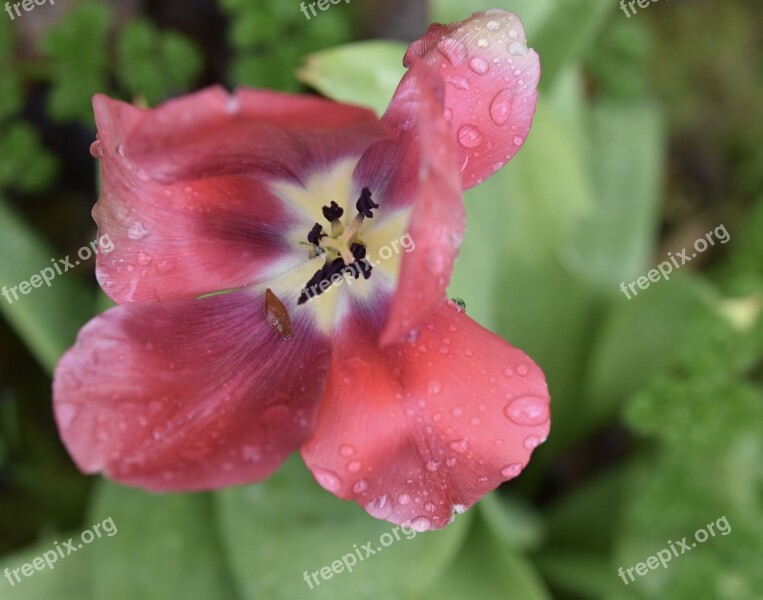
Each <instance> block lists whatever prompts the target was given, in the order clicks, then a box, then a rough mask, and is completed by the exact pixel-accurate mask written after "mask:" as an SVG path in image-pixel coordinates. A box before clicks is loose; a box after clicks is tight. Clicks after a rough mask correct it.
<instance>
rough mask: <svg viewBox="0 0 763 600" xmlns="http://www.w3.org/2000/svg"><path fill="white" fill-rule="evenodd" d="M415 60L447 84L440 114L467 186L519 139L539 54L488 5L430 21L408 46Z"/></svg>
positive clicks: (516, 25) (518, 26)
mask: <svg viewBox="0 0 763 600" xmlns="http://www.w3.org/2000/svg"><path fill="white" fill-rule="evenodd" d="M416 58H421V59H423V60H424V61H426V62H427V64H429V65H431V66H433V67H435V68H436V69H437V71H438V72H439V73H440V76H441V77H442V78H443V79H444V80H445V81H446V83H447V84H446V93H445V107H446V108H445V115H446V118H448V119H449V120H450V121H451V123H452V126H453V131H454V133H455V135H456V139H457V140H458V150H459V154H460V160H459V164H460V165H461V170H462V174H463V180H464V189H468V188H471V187H473V186H475V185H477V184H478V183H481V182H482V181H483V180H485V179H487V178H488V177H490V176H491V175H492V174H493V173H495V172H496V171H497V170H498V169H500V168H501V167H502V166H503V165H505V164H506V163H507V162H508V161H509V160H510V159H511V158H512V157H513V156H514V155H515V154H516V153H517V152H518V151H519V149H520V147H521V146H522V144H524V142H525V139H526V138H527V134H528V132H529V131H530V124H531V123H532V117H533V114H534V113H535V106H536V104H537V101H538V92H537V87H538V81H539V79H540V60H539V58H538V55H537V53H536V52H535V51H534V50H529V49H528V48H527V38H526V37H525V30H524V27H523V26H522V23H521V21H520V20H519V17H517V16H516V15H514V14H512V13H508V12H506V11H503V10H500V9H493V10H489V11H487V12H486V13H476V14H474V15H473V16H472V17H471V18H469V19H467V20H466V21H463V22H461V23H453V24H451V25H437V24H436V25H432V26H431V27H430V28H429V31H428V32H427V33H426V34H425V35H424V36H423V37H421V38H420V39H418V40H417V41H415V42H414V43H413V44H412V45H411V46H410V48H409V49H408V52H407V53H406V55H405V60H404V62H405V64H406V66H410V65H411V64H412V63H413V62H414V60H415V59H416ZM408 76H409V75H406V77H408ZM396 101H397V100H393V103H394V102H396Z"/></svg>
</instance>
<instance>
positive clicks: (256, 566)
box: [217, 456, 470, 600]
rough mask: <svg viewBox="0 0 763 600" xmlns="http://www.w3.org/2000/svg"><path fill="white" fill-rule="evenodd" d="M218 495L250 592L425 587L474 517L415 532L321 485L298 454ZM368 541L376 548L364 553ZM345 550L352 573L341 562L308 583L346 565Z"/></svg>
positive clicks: (364, 593)
mask: <svg viewBox="0 0 763 600" xmlns="http://www.w3.org/2000/svg"><path fill="white" fill-rule="evenodd" d="M217 499H218V505H219V509H220V511H221V525H222V531H223V537H224V539H225V545H226V548H227V551H228V555H229V556H230V557H231V560H232V565H233V566H232V568H233V572H234V573H235V575H236V577H237V580H238V582H239V588H240V589H241V590H242V591H243V597H244V598H251V599H260V598H268V599H269V600H278V599H280V598H284V599H292V598H308V597H309V598H314V599H315V600H319V599H321V598H332V599H339V598H352V599H353V600H357V599H359V598H400V597H405V596H406V595H408V594H411V593H414V592H419V591H423V590H424V589H425V588H426V587H427V586H428V585H429V584H430V583H431V582H432V581H433V580H435V579H436V578H438V577H440V576H441V573H442V571H443V570H444V569H445V568H446V567H447V565H448V563H449V561H450V560H451V559H452V558H453V557H454V556H455V554H456V552H457V551H458V548H459V546H460V544H461V542H462V541H463V538H464V535H465V534H466V531H467V529H468V524H469V521H470V519H469V514H468V513H467V514H466V515H461V516H459V517H457V518H456V520H455V522H453V523H451V524H450V525H448V526H447V527H445V528H444V529H442V530H439V531H430V532H425V533H417V532H415V531H414V530H412V529H407V528H406V529H403V528H400V527H397V526H395V525H392V524H391V523H388V522H386V521H379V520H376V519H374V518H373V517H371V516H369V515H368V514H367V513H366V512H365V511H364V510H363V509H362V508H360V507H359V506H358V505H357V504H355V503H354V502H347V501H343V500H340V499H338V498H335V497H334V496H333V495H331V494H329V493H328V492H326V491H324V490H323V489H322V488H321V487H320V486H319V485H318V484H317V483H316V482H315V480H314V479H313V477H312V475H311V474H310V472H309V471H308V470H307V469H306V468H305V467H304V465H303V464H302V462H301V460H300V458H299V457H298V456H294V457H292V459H290V460H289V461H288V462H287V464H286V465H284V466H283V467H282V468H281V469H280V470H279V471H278V472H277V473H276V474H275V475H273V476H272V477H270V478H269V479H268V480H266V481H265V482H263V483H261V484H258V485H254V486H249V487H244V488H231V489H228V490H225V491H223V492H222V493H220V494H219V495H218V496H217ZM388 501H390V502H392V501H393V499H392V498H390V499H388ZM398 538H399V539H398ZM366 544H370V549H371V550H372V551H374V552H375V554H373V555H372V556H368V557H366V551H365V550H362V549H361V547H362V546H364V545H366ZM383 545H386V547H383ZM356 548H358V549H359V550H358V552H359V553H360V556H361V557H362V558H363V560H359V559H358V557H357V555H356V554H355V549H356ZM343 557H345V558H346V561H347V563H348V564H349V563H351V562H352V560H353V559H354V560H356V562H357V564H356V565H354V566H352V565H350V567H351V568H352V569H353V570H352V573H348V572H347V571H346V569H345V567H344V566H342V567H341V568H342V569H343V572H338V573H335V572H333V571H331V578H330V579H328V580H325V579H323V578H321V577H320V575H317V579H318V582H319V585H317V584H316V583H315V582H314V580H311V581H312V583H311V585H312V586H313V588H312V589H311V588H310V587H309V584H308V583H307V582H306V580H305V578H308V579H309V578H310V576H311V575H310V574H312V573H315V572H319V571H320V570H321V569H322V568H325V567H329V568H330V567H331V565H332V564H335V565H337V566H338V565H341V564H342V563H341V562H340V561H341V560H342V558H343ZM326 572H330V569H329V570H326ZM305 573H307V575H305Z"/></svg>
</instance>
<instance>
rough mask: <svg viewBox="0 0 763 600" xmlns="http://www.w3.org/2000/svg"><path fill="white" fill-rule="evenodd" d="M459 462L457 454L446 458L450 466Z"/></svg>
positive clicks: (446, 462)
mask: <svg viewBox="0 0 763 600" xmlns="http://www.w3.org/2000/svg"><path fill="white" fill-rule="evenodd" d="M457 462H458V459H457V458H456V457H455V456H449V457H448V458H447V459H446V460H445V464H446V465H448V466H449V467H452V466H453V465H455V464H456V463H457Z"/></svg>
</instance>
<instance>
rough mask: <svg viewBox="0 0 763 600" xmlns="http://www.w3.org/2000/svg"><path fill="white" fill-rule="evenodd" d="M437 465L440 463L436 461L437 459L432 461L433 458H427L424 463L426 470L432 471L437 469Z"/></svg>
mask: <svg viewBox="0 0 763 600" xmlns="http://www.w3.org/2000/svg"><path fill="white" fill-rule="evenodd" d="M439 466H440V465H439V464H438V463H437V461H434V460H428V461H427V464H426V467H427V471H432V472H433V473H434V472H435V471H436V470H437V468H438V467H439Z"/></svg>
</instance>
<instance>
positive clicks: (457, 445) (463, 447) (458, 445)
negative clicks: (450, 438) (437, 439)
mask: <svg viewBox="0 0 763 600" xmlns="http://www.w3.org/2000/svg"><path fill="white" fill-rule="evenodd" d="M450 447H451V449H452V450H453V452H458V453H459V454H463V453H464V452H466V451H467V450H468V449H469V441H468V440H466V439H463V440H456V441H455V442H451V443H450Z"/></svg>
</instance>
